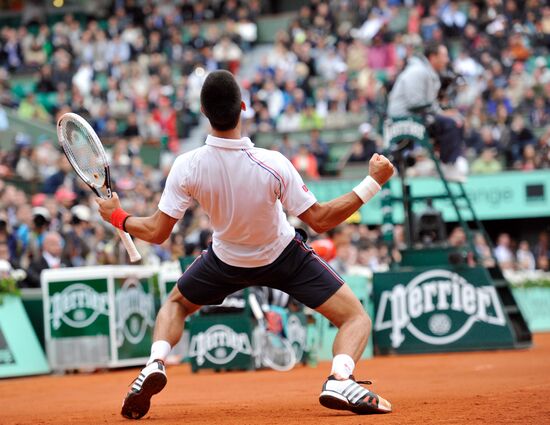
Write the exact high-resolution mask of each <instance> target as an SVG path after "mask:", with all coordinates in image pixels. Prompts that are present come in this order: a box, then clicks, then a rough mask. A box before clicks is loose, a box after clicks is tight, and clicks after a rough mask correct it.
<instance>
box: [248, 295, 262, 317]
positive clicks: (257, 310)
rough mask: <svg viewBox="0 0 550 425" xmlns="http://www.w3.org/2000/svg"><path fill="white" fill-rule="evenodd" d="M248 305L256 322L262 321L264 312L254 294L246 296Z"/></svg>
mask: <svg viewBox="0 0 550 425" xmlns="http://www.w3.org/2000/svg"><path fill="white" fill-rule="evenodd" d="M248 304H250V309H251V310H252V314H253V315H254V317H255V318H256V320H262V319H263V318H264V312H263V311H262V307H260V303H259V302H258V298H256V295H255V294H248Z"/></svg>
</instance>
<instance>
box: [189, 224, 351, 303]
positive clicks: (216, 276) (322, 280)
mask: <svg viewBox="0 0 550 425" xmlns="http://www.w3.org/2000/svg"><path fill="white" fill-rule="evenodd" d="M343 284H344V281H343V279H342V278H341V277H340V276H338V274H337V273H336V272H335V271H334V270H332V268H331V267H330V266H329V265H328V264H327V263H326V262H325V261H323V260H322V259H321V258H319V256H318V255H317V254H315V252H314V251H313V249H311V248H310V247H309V246H308V245H306V243H305V241H304V237H302V235H301V234H300V233H298V232H296V236H295V237H294V239H293V240H292V241H291V242H290V244H288V246H287V247H286V248H285V250H284V251H283V252H282V253H281V255H280V256H279V258H277V259H276V260H275V261H274V262H273V263H271V264H268V265H266V266H261V267H252V268H246V267H235V266H230V265H229V264H225V263H224V262H223V261H221V260H220V259H219V258H218V257H217V256H216V255H215V254H214V251H213V250H212V245H210V246H209V247H208V250H206V251H203V253H202V254H201V255H200V256H199V257H197V259H196V260H195V261H194V262H193V263H192V264H191V265H190V266H189V267H188V268H187V270H186V271H185V273H184V274H183V275H182V277H181V278H180V279H179V280H178V288H179V290H180V292H181V293H182V294H183V296H184V297H185V298H187V299H188V300H189V301H191V302H192V303H194V304H197V305H212V304H221V303H222V302H223V300H224V299H225V297H227V296H228V295H230V294H232V293H233V292H236V291H238V290H240V289H243V288H245V287H248V286H268V287H270V288H275V289H279V290H281V291H284V292H286V293H287V294H289V295H290V296H291V297H294V298H295V299H297V300H298V301H300V302H301V303H303V304H305V305H307V306H308V307H310V308H316V307H319V306H320V305H321V304H323V303H324V302H325V301H326V300H328V299H329V298H330V297H331V296H332V295H333V294H334V293H335V292H336V291H337V290H338V289H340V287H341V286H342V285H343Z"/></svg>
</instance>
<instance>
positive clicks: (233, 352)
mask: <svg viewBox="0 0 550 425" xmlns="http://www.w3.org/2000/svg"><path fill="white" fill-rule="evenodd" d="M239 353H241V354H246V355H251V354H252V346H251V344H250V338H249V337H248V334H246V333H245V332H241V333H237V332H235V331H234V330H233V329H231V328H230V327H229V326H226V325H214V326H210V327H209V328H208V329H207V330H206V331H205V332H199V333H198V334H196V335H193V337H192V338H191V342H190V343H189V357H190V358H194V357H196V358H197V364H198V365H199V366H201V365H203V364H204V361H205V359H206V360H208V361H210V362H211V363H214V364H217V365H224V364H227V363H229V362H230V361H231V360H233V359H234V358H235V357H236V356H237V354H239Z"/></svg>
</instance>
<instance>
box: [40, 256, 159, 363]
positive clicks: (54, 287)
mask: <svg viewBox="0 0 550 425" xmlns="http://www.w3.org/2000/svg"><path fill="white" fill-rule="evenodd" d="M157 272H158V269H157V268H152V267H147V266H95V267H73V268H67V269H51V270H45V271H44V272H43V273H42V276H41V280H42V291H43V295H44V299H43V303H44V323H45V328H46V347H47V352H48V360H49V361H50V365H51V367H52V369H55V370H60V371H61V370H66V369H79V368H87V369H90V368H95V367H118V366H132V365H141V364H143V362H144V361H145V360H146V359H147V357H148V356H149V351H150V348H151V343H152V331H153V326H154V321H155V317H156V307H155V305H156V304H159V303H160V302H159V300H155V294H156V293H155V291H154V281H155V279H154V276H155V274H156V273H157ZM155 301H157V302H156V303H155Z"/></svg>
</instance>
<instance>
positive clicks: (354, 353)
mask: <svg viewBox="0 0 550 425" xmlns="http://www.w3.org/2000/svg"><path fill="white" fill-rule="evenodd" d="M316 310H317V311H318V312H319V313H321V314H322V315H323V316H325V317H326V318H327V319H328V320H330V321H331V322H332V323H333V324H334V325H335V326H336V327H337V328H338V333H337V334H336V338H335V339H334V344H333V346H332V353H333V356H334V357H333V361H332V370H331V375H330V376H329V378H328V379H327V380H326V382H325V384H324V385H323V390H322V391H321V395H320V396H319V401H320V402H321V404H322V405H323V406H325V407H328V408H330V409H338V410H351V411H352V412H355V413H359V414H371V413H389V412H391V410H392V408H391V404H390V403H389V402H388V401H387V400H385V399H384V398H382V397H380V396H379V395H377V394H375V393H373V392H371V391H369V390H367V389H366V388H364V387H363V386H361V385H359V384H360V383H369V381H364V382H361V381H355V378H354V376H353V370H354V368H355V364H356V363H357V362H358V361H359V359H360V358H361V354H363V351H364V350H365V347H366V345H367V342H368V338H369V335H370V331H371V319H370V317H369V316H368V314H367V313H366V312H365V310H364V308H363V306H362V305H361V303H360V302H359V300H358V299H357V297H356V296H355V294H354V293H353V292H352V291H351V289H350V287H349V286H348V285H343V286H342V287H341V288H340V289H338V290H337V291H336V292H335V293H334V295H332V296H331V297H330V298H329V299H328V300H327V301H325V302H324V303H323V304H321V305H320V306H319V307H317V308H316Z"/></svg>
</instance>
